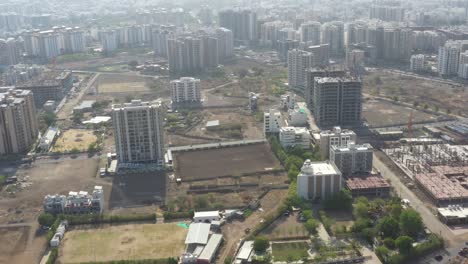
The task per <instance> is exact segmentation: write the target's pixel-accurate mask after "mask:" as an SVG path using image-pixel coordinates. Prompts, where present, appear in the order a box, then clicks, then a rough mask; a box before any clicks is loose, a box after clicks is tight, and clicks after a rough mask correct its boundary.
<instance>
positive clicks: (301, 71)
mask: <svg viewBox="0 0 468 264" xmlns="http://www.w3.org/2000/svg"><path fill="white" fill-rule="evenodd" d="M314 65H315V60H314V54H313V53H311V52H307V51H303V50H298V49H294V50H290V51H289V52H288V84H289V87H290V88H293V89H299V90H304V87H305V81H306V73H305V70H306V69H308V68H310V67H313V66H314Z"/></svg>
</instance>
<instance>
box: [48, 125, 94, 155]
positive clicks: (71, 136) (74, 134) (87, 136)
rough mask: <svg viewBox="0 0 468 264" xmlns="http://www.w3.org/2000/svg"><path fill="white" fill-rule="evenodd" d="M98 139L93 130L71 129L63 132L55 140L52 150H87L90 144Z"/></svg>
mask: <svg viewBox="0 0 468 264" xmlns="http://www.w3.org/2000/svg"><path fill="white" fill-rule="evenodd" d="M96 140H97V138H96V136H95V135H94V133H93V131H92V130H85V129H70V130H67V131H64V132H62V134H61V135H60V137H59V138H58V139H57V141H56V142H55V145H54V147H53V149H52V152H70V151H72V150H73V149H77V150H79V151H86V150H87V149H88V146H89V144H91V143H93V142H96Z"/></svg>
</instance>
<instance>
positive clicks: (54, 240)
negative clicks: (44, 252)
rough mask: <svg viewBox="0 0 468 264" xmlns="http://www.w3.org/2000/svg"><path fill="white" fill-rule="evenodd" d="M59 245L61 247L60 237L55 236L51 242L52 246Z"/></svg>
mask: <svg viewBox="0 0 468 264" xmlns="http://www.w3.org/2000/svg"><path fill="white" fill-rule="evenodd" d="M59 245H60V236H58V235H57V234H55V235H54V237H52V239H51V240H50V246H51V247H58V246H59Z"/></svg>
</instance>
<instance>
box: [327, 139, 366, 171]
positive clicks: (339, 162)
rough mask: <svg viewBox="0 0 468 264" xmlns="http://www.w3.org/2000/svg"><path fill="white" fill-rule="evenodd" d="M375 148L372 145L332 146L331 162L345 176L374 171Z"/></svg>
mask: <svg viewBox="0 0 468 264" xmlns="http://www.w3.org/2000/svg"><path fill="white" fill-rule="evenodd" d="M372 161H373V148H372V146H371V145H370V144H362V145H356V144H354V143H350V144H348V145H347V146H331V147H330V162H332V163H333V164H335V166H336V167H337V168H338V169H339V170H340V171H341V173H342V174H343V176H348V175H352V174H356V173H370V172H371V171H372Z"/></svg>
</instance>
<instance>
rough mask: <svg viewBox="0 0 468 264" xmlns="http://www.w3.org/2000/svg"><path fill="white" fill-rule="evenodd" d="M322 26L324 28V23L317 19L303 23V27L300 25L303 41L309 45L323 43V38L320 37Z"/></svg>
mask: <svg viewBox="0 0 468 264" xmlns="http://www.w3.org/2000/svg"><path fill="white" fill-rule="evenodd" d="M321 28H322V24H320V22H316V21H313V22H308V23H304V24H301V27H300V32H301V42H308V43H309V45H311V46H314V45H320V44H321V38H320V32H321Z"/></svg>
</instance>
